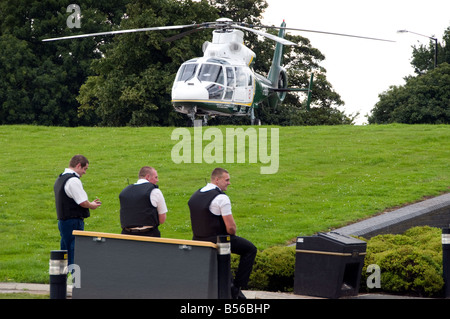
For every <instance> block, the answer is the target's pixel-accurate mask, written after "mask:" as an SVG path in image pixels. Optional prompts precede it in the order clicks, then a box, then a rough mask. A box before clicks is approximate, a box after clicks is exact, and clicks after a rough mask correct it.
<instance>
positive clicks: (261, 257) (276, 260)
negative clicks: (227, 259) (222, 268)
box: [231, 246, 295, 292]
mask: <svg viewBox="0 0 450 319" xmlns="http://www.w3.org/2000/svg"><path fill="white" fill-rule="evenodd" d="M238 264H239V256H237V255H232V258H231V269H232V272H235V271H236V270H237V267H238ZM294 269H295V247H285V246H274V247H270V248H267V249H265V250H263V251H258V253H257V254H256V258H255V263H254V265H253V271H252V273H251V275H250V280H249V283H248V288H249V289H253V290H265V291H282V292H291V291H293V290H294Z"/></svg>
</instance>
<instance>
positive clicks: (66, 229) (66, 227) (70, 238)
mask: <svg viewBox="0 0 450 319" xmlns="http://www.w3.org/2000/svg"><path fill="white" fill-rule="evenodd" d="M58 229H59V233H60V235H61V250H67V263H68V264H69V265H71V264H73V263H74V251H75V236H74V235H72V232H73V231H74V230H84V221H83V219H81V218H71V219H66V220H58Z"/></svg>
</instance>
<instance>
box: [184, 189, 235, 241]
mask: <svg viewBox="0 0 450 319" xmlns="http://www.w3.org/2000/svg"><path fill="white" fill-rule="evenodd" d="M220 194H225V193H224V192H222V191H221V190H219V189H218V188H214V189H212V190H209V191H206V192H201V191H200V189H199V190H198V191H196V192H195V193H194V194H193V195H192V196H191V198H190V199H189V201H188V206H189V210H190V213H191V225H192V232H193V233H194V236H193V239H194V240H207V241H212V242H216V241H217V236H218V235H226V234H227V228H226V226H225V222H224V221H223V217H222V216H217V215H214V214H213V213H211V211H210V210H209V205H210V204H211V202H212V201H213V200H214V198H216V196H218V195H220Z"/></svg>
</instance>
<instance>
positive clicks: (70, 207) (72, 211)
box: [53, 174, 90, 220]
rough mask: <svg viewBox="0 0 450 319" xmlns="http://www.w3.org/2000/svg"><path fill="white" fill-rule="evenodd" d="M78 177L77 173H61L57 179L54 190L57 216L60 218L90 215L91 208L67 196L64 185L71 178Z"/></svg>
mask: <svg viewBox="0 0 450 319" xmlns="http://www.w3.org/2000/svg"><path fill="white" fill-rule="evenodd" d="M74 177H75V178H78V179H79V177H78V176H77V175H76V174H64V175H63V174H61V175H59V177H58V178H57V179H56V182H55V185H54V186H53V190H54V192H55V203H56V216H57V217H58V219H59V220H66V219H71V218H87V217H89V216H90V213H89V209H88V208H83V207H81V206H80V205H78V204H77V203H76V202H75V201H74V200H73V199H72V198H70V197H69V196H67V194H66V192H65V191H64V186H65V185H66V183H67V181H68V180H69V179H71V178H74Z"/></svg>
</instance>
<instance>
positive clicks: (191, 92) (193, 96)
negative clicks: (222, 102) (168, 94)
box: [172, 81, 209, 100]
mask: <svg viewBox="0 0 450 319" xmlns="http://www.w3.org/2000/svg"><path fill="white" fill-rule="evenodd" d="M208 96H209V95H208V91H207V90H206V88H205V87H204V86H203V85H202V84H201V83H200V82H199V81H188V82H175V83H174V85H173V87H172V100H207V99H208Z"/></svg>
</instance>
